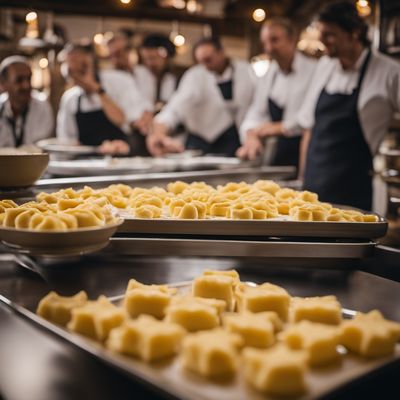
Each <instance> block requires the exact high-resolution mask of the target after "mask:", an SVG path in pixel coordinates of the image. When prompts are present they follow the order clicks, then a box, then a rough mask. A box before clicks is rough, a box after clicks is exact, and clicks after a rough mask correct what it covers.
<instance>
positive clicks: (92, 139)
mask: <svg viewBox="0 0 400 400" xmlns="http://www.w3.org/2000/svg"><path fill="white" fill-rule="evenodd" d="M82 96H83V94H81V95H80V96H79V97H78V110H77V112H76V114H75V117H76V123H77V125H78V132H79V141H80V143H81V144H84V145H88V146H99V145H101V144H102V143H103V142H104V141H105V140H123V141H125V142H126V141H127V136H126V134H125V133H124V132H123V131H122V129H121V128H119V127H118V126H117V125H114V124H113V123H112V122H111V121H110V120H109V119H108V118H107V116H106V114H105V113H104V111H103V110H102V109H100V110H95V111H87V112H82V111H81V99H82Z"/></svg>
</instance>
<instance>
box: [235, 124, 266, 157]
mask: <svg viewBox="0 0 400 400" xmlns="http://www.w3.org/2000/svg"><path fill="white" fill-rule="evenodd" d="M263 148H264V146H263V144H262V141H261V139H260V138H259V137H258V135H257V134H256V133H255V132H254V131H250V132H248V133H247V138H246V141H245V143H244V145H243V146H242V147H239V149H238V150H237V151H236V155H237V156H238V157H239V158H240V159H242V160H250V161H253V160H255V159H256V158H257V157H258V156H259V155H260V154H261V152H262V151H263Z"/></svg>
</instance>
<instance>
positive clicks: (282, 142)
mask: <svg viewBox="0 0 400 400" xmlns="http://www.w3.org/2000/svg"><path fill="white" fill-rule="evenodd" d="M277 73H278V71H276V73H275V75H274V77H273V79H272V84H271V89H270V92H271V91H272V87H273V85H274V83H275V79H276V75H277ZM268 111H269V115H270V117H271V120H272V121H273V122H280V121H282V118H283V111H284V110H283V108H282V107H279V106H278V104H276V103H275V102H274V100H272V99H271V97H268ZM277 139H278V140H277V142H276V146H275V152H274V154H273V156H272V160H271V165H293V166H295V167H296V168H298V167H299V153H300V141H301V137H300V136H295V137H285V136H279V137H278V138H277Z"/></svg>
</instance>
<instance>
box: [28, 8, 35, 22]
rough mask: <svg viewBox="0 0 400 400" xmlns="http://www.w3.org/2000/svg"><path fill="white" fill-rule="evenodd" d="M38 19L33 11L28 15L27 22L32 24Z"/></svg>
mask: <svg viewBox="0 0 400 400" xmlns="http://www.w3.org/2000/svg"><path fill="white" fill-rule="evenodd" d="M36 19H37V14H36V13H35V11H31V12H30V13H28V14H26V17H25V21H26V22H32V21H35V20H36Z"/></svg>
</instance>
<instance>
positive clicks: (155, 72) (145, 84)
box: [133, 34, 178, 113]
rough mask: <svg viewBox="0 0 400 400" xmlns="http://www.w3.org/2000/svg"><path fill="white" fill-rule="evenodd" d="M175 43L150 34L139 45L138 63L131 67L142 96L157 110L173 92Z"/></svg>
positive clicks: (176, 83) (164, 37) (159, 35)
mask: <svg viewBox="0 0 400 400" xmlns="http://www.w3.org/2000/svg"><path fill="white" fill-rule="evenodd" d="M175 53H176V49H175V45H174V44H173V43H172V42H171V41H170V40H169V39H168V38H167V37H166V36H164V35H161V34H151V35H148V36H146V37H145V38H144V39H143V42H142V44H141V45H140V47H139V57H140V64H138V65H136V66H135V67H134V69H133V76H134V78H135V81H136V84H137V85H138V87H139V90H140V92H141V93H142V96H143V97H144V98H145V99H146V100H147V101H148V102H150V103H151V104H153V106H154V112H156V113H157V112H159V111H160V110H161V109H162V108H163V106H164V105H165V104H166V103H167V102H168V101H169V100H170V99H171V97H172V95H173V94H174V92H175V90H176V88H177V85H178V79H177V76H176V75H175V74H174V73H173V72H172V70H171V60H172V58H173V57H174V56H175Z"/></svg>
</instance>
